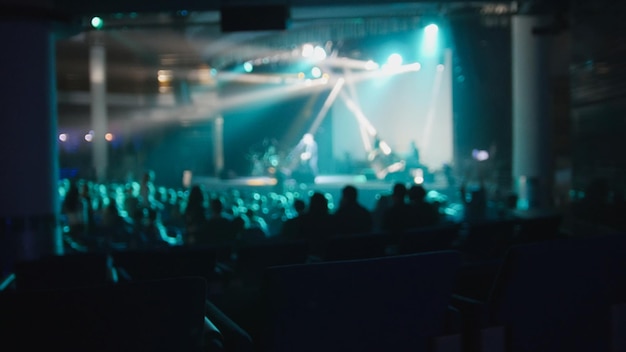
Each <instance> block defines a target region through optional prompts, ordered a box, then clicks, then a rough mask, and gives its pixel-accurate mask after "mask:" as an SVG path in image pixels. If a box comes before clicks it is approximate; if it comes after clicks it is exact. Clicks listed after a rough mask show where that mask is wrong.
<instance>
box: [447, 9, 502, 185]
mask: <svg viewBox="0 0 626 352" xmlns="http://www.w3.org/2000/svg"><path fill="white" fill-rule="evenodd" d="M450 23H451V28H452V40H453V43H454V58H453V60H454V72H453V86H452V90H453V113H454V153H455V161H456V164H457V166H459V169H462V168H463V166H464V164H466V162H467V159H468V158H470V157H471V151H472V149H474V148H477V149H485V150H487V149H490V148H491V147H492V146H496V148H497V149H496V150H497V152H496V155H494V157H495V158H496V160H494V161H495V165H497V167H498V173H499V174H500V176H499V177H501V178H503V179H504V180H508V179H509V178H510V176H509V175H510V172H511V171H510V168H511V34H510V27H509V25H508V23H507V22H504V23H503V24H502V23H501V24H499V25H498V26H486V25H485V24H484V22H483V20H481V18H479V17H477V16H472V17H461V18H457V19H454V18H453V19H452V20H451V22H450ZM459 171H461V172H463V171H462V170H459Z"/></svg>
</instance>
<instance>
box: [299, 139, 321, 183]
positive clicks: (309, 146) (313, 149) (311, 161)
mask: <svg viewBox="0 0 626 352" xmlns="http://www.w3.org/2000/svg"><path fill="white" fill-rule="evenodd" d="M299 144H300V145H301V148H302V152H301V153H300V160H301V161H302V164H303V165H306V166H307V167H308V169H309V170H310V171H311V173H312V174H313V175H317V171H318V170H317V142H315V139H314V138H313V135H312V134H310V133H306V134H305V135H304V136H303V137H302V140H301V141H300V143H299Z"/></svg>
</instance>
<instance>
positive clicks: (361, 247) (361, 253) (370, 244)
mask: <svg viewBox="0 0 626 352" xmlns="http://www.w3.org/2000/svg"><path fill="white" fill-rule="evenodd" d="M392 239H393V238H392V237H391V236H389V235H388V234H386V233H372V234H359V235H341V236H335V237H332V238H329V239H328V241H327V243H326V249H325V251H324V260H327V261H335V260H353V259H367V258H376V257H384V256H386V255H387V252H386V250H387V247H388V246H389V245H391V244H392Z"/></svg>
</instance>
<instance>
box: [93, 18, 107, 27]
mask: <svg viewBox="0 0 626 352" xmlns="http://www.w3.org/2000/svg"><path fill="white" fill-rule="evenodd" d="M91 26H92V27H93V28H94V29H102V27H103V26H104V21H103V20H102V18H100V17H98V16H96V17H93V18H92V19H91Z"/></svg>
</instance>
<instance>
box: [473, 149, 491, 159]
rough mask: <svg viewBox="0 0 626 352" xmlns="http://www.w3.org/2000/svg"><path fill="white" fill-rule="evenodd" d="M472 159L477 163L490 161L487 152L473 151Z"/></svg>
mask: <svg viewBox="0 0 626 352" xmlns="http://www.w3.org/2000/svg"><path fill="white" fill-rule="evenodd" d="M472 157H473V158H474V159H475V160H477V161H485V160H487V159H489V152H488V151H486V150H478V149H474V150H472Z"/></svg>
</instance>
